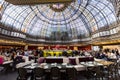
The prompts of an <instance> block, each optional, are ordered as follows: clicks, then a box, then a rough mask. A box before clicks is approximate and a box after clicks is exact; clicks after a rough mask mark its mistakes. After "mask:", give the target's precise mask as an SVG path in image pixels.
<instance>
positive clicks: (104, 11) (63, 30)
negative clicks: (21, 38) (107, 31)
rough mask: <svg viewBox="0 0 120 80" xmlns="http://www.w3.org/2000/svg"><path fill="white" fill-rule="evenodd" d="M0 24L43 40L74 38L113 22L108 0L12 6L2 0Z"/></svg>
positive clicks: (111, 7)
mask: <svg viewBox="0 0 120 80" xmlns="http://www.w3.org/2000/svg"><path fill="white" fill-rule="evenodd" d="M0 2H1V3H2V4H3V6H4V7H5V8H4V11H3V14H2V19H1V21H0V22H1V23H2V24H4V25H9V26H10V27H12V28H15V29H17V30H19V31H21V32H24V33H26V34H29V35H32V36H37V37H39V38H41V39H44V40H45V41H51V40H52V41H74V40H76V41H77V40H81V39H85V38H90V37H91V33H92V32H94V31H97V30H99V29H100V28H102V27H109V25H110V24H112V23H114V22H116V16H115V10H114V7H113V5H112V3H110V2H109V1H107V0H75V1H74V2H72V3H57V4H40V5H27V6H24V5H22V6H20V5H12V4H9V3H7V2H5V1H4V0H0Z"/></svg>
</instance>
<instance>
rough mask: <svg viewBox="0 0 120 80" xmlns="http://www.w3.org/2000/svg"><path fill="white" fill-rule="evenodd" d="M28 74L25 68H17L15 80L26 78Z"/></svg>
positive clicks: (25, 79)
mask: <svg viewBox="0 0 120 80" xmlns="http://www.w3.org/2000/svg"><path fill="white" fill-rule="evenodd" d="M28 78H29V76H28V74H27V70H26V69H25V68H18V77H17V80H28Z"/></svg>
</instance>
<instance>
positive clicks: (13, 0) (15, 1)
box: [5, 0, 74, 5]
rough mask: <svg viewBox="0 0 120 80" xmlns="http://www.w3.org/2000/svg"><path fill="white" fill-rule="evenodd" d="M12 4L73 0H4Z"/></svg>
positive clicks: (70, 0)
mask: <svg viewBox="0 0 120 80" xmlns="http://www.w3.org/2000/svg"><path fill="white" fill-rule="evenodd" d="M5 1H7V2H9V3H11V4H14V5H34V4H48V3H69V2H72V1H74V0H5Z"/></svg>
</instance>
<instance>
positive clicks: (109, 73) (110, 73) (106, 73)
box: [103, 64, 115, 80]
mask: <svg viewBox="0 0 120 80" xmlns="http://www.w3.org/2000/svg"><path fill="white" fill-rule="evenodd" d="M114 68H115V67H114V64H110V65H109V66H107V70H106V71H103V74H104V77H106V78H107V80H115V78H114V71H115V69H114Z"/></svg>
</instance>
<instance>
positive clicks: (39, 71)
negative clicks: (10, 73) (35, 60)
mask: <svg viewBox="0 0 120 80" xmlns="http://www.w3.org/2000/svg"><path fill="white" fill-rule="evenodd" d="M33 76H34V77H33V80H45V72H44V69H43V68H40V67H36V68H35V69H34V70H33Z"/></svg>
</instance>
